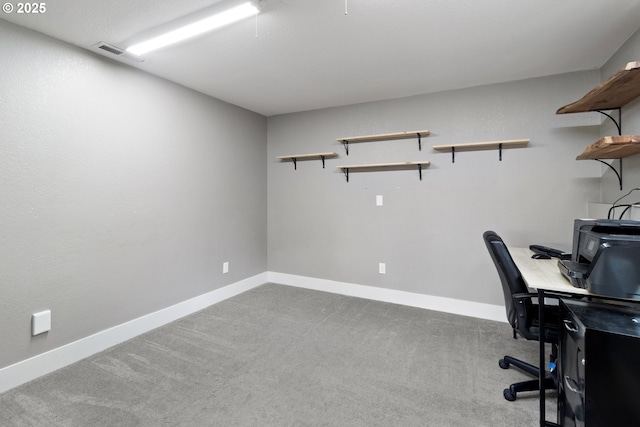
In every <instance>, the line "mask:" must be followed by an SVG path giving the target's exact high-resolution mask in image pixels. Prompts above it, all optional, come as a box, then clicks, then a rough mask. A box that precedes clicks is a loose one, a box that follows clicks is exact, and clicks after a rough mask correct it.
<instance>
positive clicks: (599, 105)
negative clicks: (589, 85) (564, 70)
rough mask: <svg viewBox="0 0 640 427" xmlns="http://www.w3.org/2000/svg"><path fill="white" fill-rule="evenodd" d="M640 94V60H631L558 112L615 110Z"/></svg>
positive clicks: (557, 112)
mask: <svg viewBox="0 0 640 427" xmlns="http://www.w3.org/2000/svg"><path fill="white" fill-rule="evenodd" d="M638 96H640V61H634V62H629V63H628V64H627V65H626V66H625V67H623V68H622V69H621V70H619V71H618V72H617V73H615V74H614V75H613V76H611V77H610V78H609V79H608V80H607V81H605V82H603V83H601V84H599V85H598V86H596V87H595V88H593V89H592V90H591V91H589V93H587V94H586V95H585V96H583V97H582V98H580V99H579V100H578V101H576V102H573V103H571V104H568V105H565V106H564V107H560V108H559V109H558V111H556V114H569V113H586V112H589V111H599V110H615V109H617V108H620V107H622V106H624V105H627V104H628V103H629V102H631V101H633V100H634V99H636V98H637V97H638Z"/></svg>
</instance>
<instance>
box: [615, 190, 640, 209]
mask: <svg viewBox="0 0 640 427" xmlns="http://www.w3.org/2000/svg"><path fill="white" fill-rule="evenodd" d="M636 190H640V187H636V188H632V189H631V190H629V192H628V193H627V194H625V195H624V196H622V197H620V198H619V199H618V200H616V201H615V202H613V205H615V204H616V203H618V202H619V201H620V200H622V199H624V198H625V197H627V196H628V195H629V194H631V193H633V192H634V191H636Z"/></svg>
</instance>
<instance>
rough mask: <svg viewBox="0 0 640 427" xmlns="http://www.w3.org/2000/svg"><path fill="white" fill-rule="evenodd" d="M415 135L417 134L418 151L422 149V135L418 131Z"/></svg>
mask: <svg viewBox="0 0 640 427" xmlns="http://www.w3.org/2000/svg"><path fill="white" fill-rule="evenodd" d="M417 135H418V151H422V135H421V134H420V132H418V133H417Z"/></svg>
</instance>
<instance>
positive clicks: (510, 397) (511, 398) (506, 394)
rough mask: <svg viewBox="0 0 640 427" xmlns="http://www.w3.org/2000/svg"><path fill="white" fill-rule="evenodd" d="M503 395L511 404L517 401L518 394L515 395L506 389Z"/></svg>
mask: <svg viewBox="0 0 640 427" xmlns="http://www.w3.org/2000/svg"><path fill="white" fill-rule="evenodd" d="M502 395H503V396H504V398H505V399H507V400H508V401H509V402H513V401H514V400H516V394H515V393H513V392H512V391H511V390H509V389H508V388H505V389H504V390H503V391H502Z"/></svg>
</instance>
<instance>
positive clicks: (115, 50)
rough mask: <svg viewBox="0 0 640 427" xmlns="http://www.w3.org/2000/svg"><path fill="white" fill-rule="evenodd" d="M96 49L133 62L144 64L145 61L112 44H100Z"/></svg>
mask: <svg viewBox="0 0 640 427" xmlns="http://www.w3.org/2000/svg"><path fill="white" fill-rule="evenodd" d="M95 47H97V48H98V49H100V50H104V51H105V52H109V53H112V54H114V55H117V56H121V57H123V58H127V59H130V60H132V61H137V62H144V60H143V59H141V58H139V57H137V56H135V55H131V54H130V53H128V52H127V51H126V50H124V49H122V48H120V47H118V46H114V45H112V44H109V43H105V42H99V43H98V44H96V45H95Z"/></svg>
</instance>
